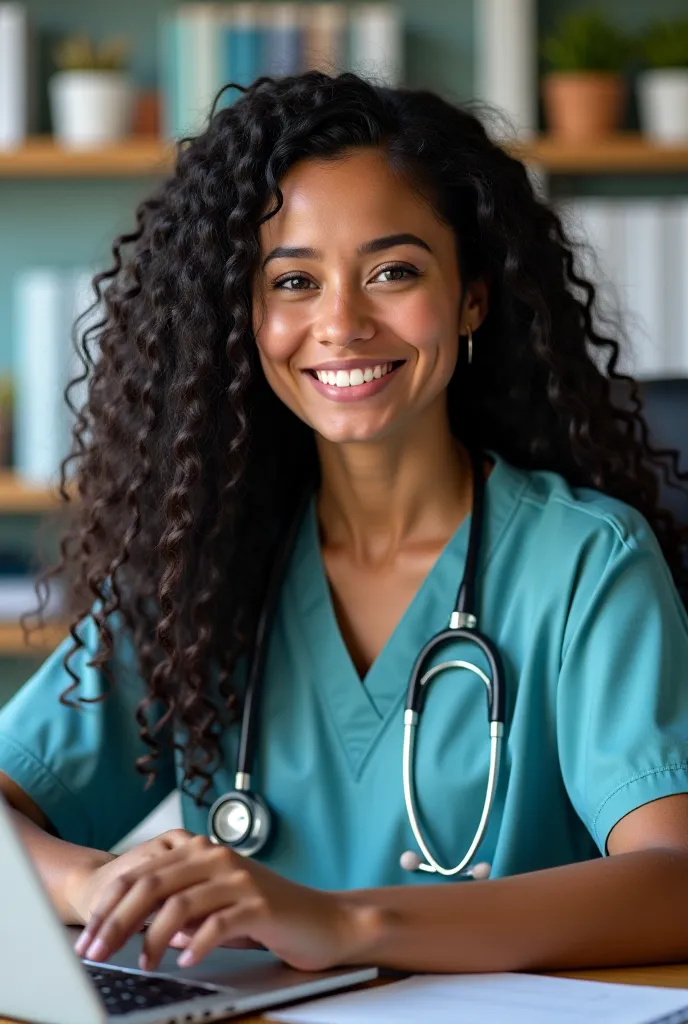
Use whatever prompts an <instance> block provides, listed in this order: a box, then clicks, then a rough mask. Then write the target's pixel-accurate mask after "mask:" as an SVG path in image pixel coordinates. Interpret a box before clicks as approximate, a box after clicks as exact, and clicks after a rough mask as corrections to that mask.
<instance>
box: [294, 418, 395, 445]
mask: <svg viewBox="0 0 688 1024" xmlns="http://www.w3.org/2000/svg"><path fill="white" fill-rule="evenodd" d="M311 425H312V427H313V429H314V430H315V432H316V433H317V434H320V436H321V437H322V438H323V439H324V440H325V441H329V442H330V444H372V443H374V442H376V441H381V440H382V439H383V438H384V437H386V436H387V435H388V434H389V432H390V426H389V424H387V425H386V426H384V427H383V426H381V425H380V424H375V425H373V424H363V423H342V424H338V425H333V424H331V423H320V424H318V423H312V424H311Z"/></svg>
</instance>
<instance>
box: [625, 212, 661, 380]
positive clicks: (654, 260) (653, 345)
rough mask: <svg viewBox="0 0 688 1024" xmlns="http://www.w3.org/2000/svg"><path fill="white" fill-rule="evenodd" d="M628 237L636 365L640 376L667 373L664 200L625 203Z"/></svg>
mask: <svg viewBox="0 0 688 1024" xmlns="http://www.w3.org/2000/svg"><path fill="white" fill-rule="evenodd" d="M623 206H624V212H625V228H626V237H625V245H624V251H623V271H622V280H623V290H624V294H625V299H626V305H627V309H628V312H629V334H630V339H631V350H632V354H633V367H634V370H635V374H636V376H638V377H646V378H647V377H661V376H663V375H664V371H665V363H666V358H667V353H666V351H665V347H664V332H665V323H664V310H663V305H662V299H663V267H664V258H663V248H664V238H663V231H662V211H661V204H660V203H659V202H658V201H657V200H644V199H643V200H633V201H629V202H626V203H624V204H623Z"/></svg>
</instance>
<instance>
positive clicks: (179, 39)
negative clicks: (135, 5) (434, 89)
mask: <svg viewBox="0 0 688 1024" xmlns="http://www.w3.org/2000/svg"><path fill="white" fill-rule="evenodd" d="M160 41H161V52H160V65H161V86H162V100H163V103H162V106H163V125H164V131H165V134H166V135H167V136H168V137H171V138H180V137H182V136H184V135H193V134H196V133H198V132H200V131H202V130H203V128H204V127H205V125H206V124H207V121H208V117H209V114H210V111H211V107H212V104H213V100H214V99H215V97H216V95H217V94H218V92H219V90H220V89H221V88H222V87H223V86H225V85H227V84H228V83H230V82H233V83H236V84H238V85H241V86H247V85H250V84H251V83H252V82H253V81H255V79H256V78H259V77H260V76H261V75H273V76H280V75H290V74H299V73H301V72H302V71H307V70H320V71H326V72H328V73H330V74H332V73H338V72H341V71H345V70H353V71H357V72H358V73H360V74H362V75H365V76H366V77H368V78H371V79H374V80H375V81H377V82H381V83H385V84H387V85H393V86H394V85H400V84H401V83H402V81H403V78H404V53H403V50H404V47H403V20H402V15H401V11H400V8H399V7H398V6H397V5H396V4H394V3H358V4H343V3H336V2H332V3H228V4H219V3H190V4H186V5H185V6H183V7H179V8H177V9H176V11H174V12H173V13H172V14H171V15H167V16H165V17H164V18H163V19H162V21H161V26H160ZM239 96H240V93H239V91H238V90H236V89H228V90H227V91H226V92H225V93H224V94H223V96H222V99H221V101H220V105H221V106H229V105H230V104H232V103H233V102H235V100H236V99H238V97H239Z"/></svg>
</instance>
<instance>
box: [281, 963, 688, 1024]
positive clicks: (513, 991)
mask: <svg viewBox="0 0 688 1024" xmlns="http://www.w3.org/2000/svg"><path fill="white" fill-rule="evenodd" d="M681 1011H684V1012H681ZM268 1017H269V1018H270V1020H276V1021H284V1022H288V1024H353V1022H355V1024H381V1022H384V1021H393V1022H394V1024H407V1022H408V1024H417V1022H418V1021H420V1020H427V1021H430V1022H432V1024H504V1022H505V1021H509V1024H591V1022H595V1021H600V1022H604V1024H651V1022H652V1024H659V1022H660V1021H666V1022H669V1021H670V1022H671V1024H679V1022H680V1021H688V989H676V988H674V989H670V988H654V987H649V986H646V985H612V984H609V983H607V982H599V981H578V980H573V979H570V978H548V977H543V976H541V975H537V974H433V975H427V974H424V975H416V976H414V977H412V978H406V979H405V980H404V981H398V982H395V983H394V984H391V985H383V986H380V987H379V988H370V989H363V990H360V991H358V992H350V993H348V994H347V995H341V996H331V997H330V998H328V999H316V1000H314V1001H312V1002H309V1003H301V1004H300V1005H299V1006H292V1007H290V1008H289V1009H288V1010H278V1011H271V1012H270V1013H269V1014H268Z"/></svg>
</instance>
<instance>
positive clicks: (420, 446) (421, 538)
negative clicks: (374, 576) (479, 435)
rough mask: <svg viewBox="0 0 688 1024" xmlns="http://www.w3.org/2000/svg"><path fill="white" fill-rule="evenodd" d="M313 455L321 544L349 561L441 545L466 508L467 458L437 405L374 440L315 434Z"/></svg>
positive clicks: (373, 560)
mask: <svg viewBox="0 0 688 1024" xmlns="http://www.w3.org/2000/svg"><path fill="white" fill-rule="evenodd" d="M318 453H319V457H320V464H321V473H322V484H321V489H320V495H319V502H318V514H319V520H320V526H321V529H322V533H323V542H324V544H325V546H330V547H343V548H346V549H347V550H348V551H349V552H350V554H351V557H352V558H353V559H354V560H355V561H358V562H361V563H366V564H375V565H383V564H385V563H390V562H391V561H393V560H394V558H395V556H396V554H397V553H398V552H399V551H400V550H401V549H403V548H404V547H405V546H407V545H414V546H415V545H418V544H420V545H426V544H428V545H437V546H443V545H444V544H445V543H446V541H447V540H448V539H449V537H451V535H452V534H453V533H454V531H455V530H456V529H457V527H458V526H459V524H460V523H461V521H462V520H463V519H464V517H465V516H466V515H467V514H468V512H470V507H471V501H472V480H471V466H470V460H469V457H468V453H467V452H466V450H465V449H464V447H463V446H462V445H461V444H459V442H457V441H456V439H455V438H454V437H452V435H451V432H450V429H449V420H448V417H447V412H446V404H445V403H444V402H442V403H440V402H437V403H434V404H433V405H432V406H430V407H429V408H428V409H427V410H426V411H425V413H424V414H423V415H421V416H420V417H418V418H417V419H415V420H414V421H413V423H412V424H409V426H408V428H407V429H405V430H401V431H398V432H397V433H395V434H394V435H392V436H389V437H386V438H384V439H382V440H380V441H378V442H370V443H351V444H333V443H331V442H328V441H325V440H323V439H322V438H318Z"/></svg>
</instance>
